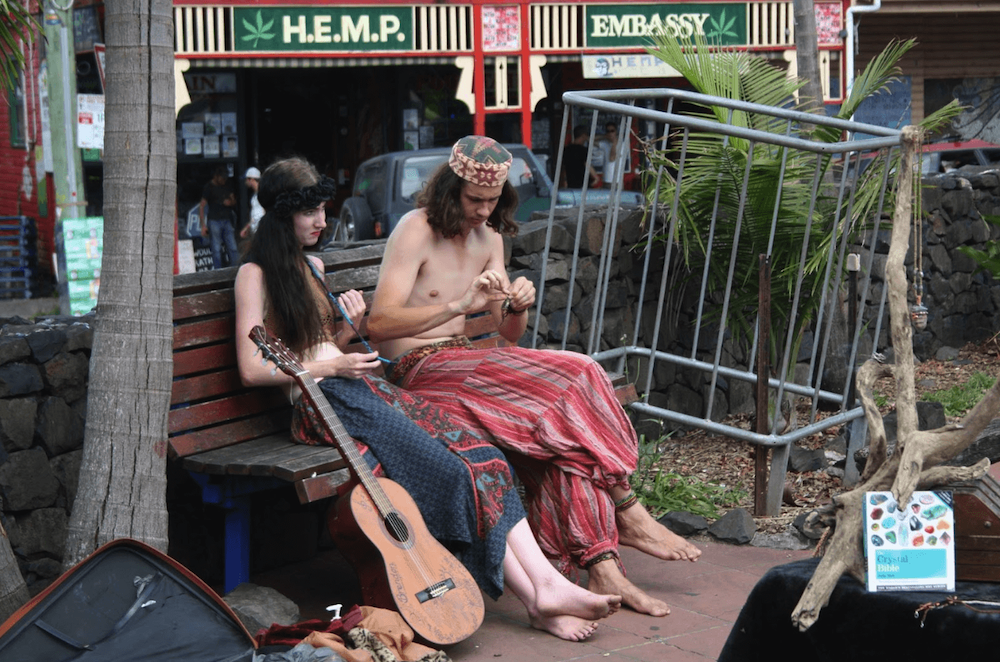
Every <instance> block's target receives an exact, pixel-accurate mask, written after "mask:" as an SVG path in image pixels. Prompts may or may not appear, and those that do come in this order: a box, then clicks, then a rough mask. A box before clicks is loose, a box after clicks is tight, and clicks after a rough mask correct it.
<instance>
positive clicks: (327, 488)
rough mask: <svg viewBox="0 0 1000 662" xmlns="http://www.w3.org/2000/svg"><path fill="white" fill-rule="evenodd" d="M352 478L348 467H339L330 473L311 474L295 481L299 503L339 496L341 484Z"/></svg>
mask: <svg viewBox="0 0 1000 662" xmlns="http://www.w3.org/2000/svg"><path fill="white" fill-rule="evenodd" d="M350 480H351V473H350V471H348V470H347V469H338V470H337V471H331V472H330V473H325V474H320V475H318V476H310V477H309V478H304V479H302V480H300V481H297V482H296V483H295V492H296V494H298V495H299V503H312V502H314V501H319V500H320V499H326V498H328V497H333V496H337V493H338V490H339V489H340V486H341V485H344V484H345V483H347V482H348V481H350Z"/></svg>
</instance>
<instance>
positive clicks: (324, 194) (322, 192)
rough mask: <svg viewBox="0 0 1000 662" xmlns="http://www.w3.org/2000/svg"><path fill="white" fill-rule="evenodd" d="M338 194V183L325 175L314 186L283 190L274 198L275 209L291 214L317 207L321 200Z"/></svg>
mask: <svg viewBox="0 0 1000 662" xmlns="http://www.w3.org/2000/svg"><path fill="white" fill-rule="evenodd" d="M336 194H337V183H336V182H335V181H333V180H332V179H330V178H329V177H323V178H322V179H320V180H319V181H318V182H316V183H315V184H313V185H312V186H306V187H305V188H300V189H296V190H291V191H283V192H281V193H279V194H278V197H277V198H275V200H274V211H275V212H277V213H278V214H280V215H282V216H291V215H292V214H294V213H295V212H297V211H302V210H303V209H315V208H316V207H319V204H320V203H321V202H326V201H327V200H331V199H333V197H334V196H335V195H336Z"/></svg>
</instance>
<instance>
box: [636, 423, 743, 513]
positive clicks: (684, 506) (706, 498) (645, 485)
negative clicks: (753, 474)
mask: <svg viewBox="0 0 1000 662" xmlns="http://www.w3.org/2000/svg"><path fill="white" fill-rule="evenodd" d="M664 439H666V437H660V438H659V439H657V440H655V441H647V440H646V439H645V437H643V436H640V437H639V463H638V469H637V470H636V472H635V473H634V474H632V476H631V477H630V479H629V480H630V483H631V485H632V489H633V490H635V493H636V495H638V497H639V502H640V503H642V504H643V505H644V506H645V507H646V509H647V510H648V511H649V512H650V514H651V515H652V516H653V517H660V516H662V515H663V514H664V513H669V512H672V511H684V512H689V513H693V514H695V515H701V516H702V517H705V518H708V519H717V518H718V517H720V516H721V513H720V512H719V508H728V507H732V506H734V505H736V504H738V503H739V502H740V501H741V500H742V499H745V498H746V497H747V494H748V493H747V491H746V490H741V489H737V488H731V487H727V486H725V485H715V484H712V483H705V482H702V481H701V480H699V479H698V478H697V477H696V476H682V475H680V474H677V473H673V472H668V471H664V470H662V469H660V468H659V467H658V466H657V465H658V464H659V460H660V458H661V457H662V455H663V453H662V451H661V450H660V445H661V444H662V442H663V440H664Z"/></svg>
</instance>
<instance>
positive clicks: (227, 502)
mask: <svg viewBox="0 0 1000 662" xmlns="http://www.w3.org/2000/svg"><path fill="white" fill-rule="evenodd" d="M383 249H384V244H378V245H372V246H364V247H360V248H351V249H346V250H340V251H335V252H329V253H323V254H322V255H321V257H322V258H323V262H324V264H325V265H326V280H327V284H328V286H329V287H330V289H331V290H332V291H333V292H335V293H340V292H344V291H346V290H349V289H357V290H361V291H363V292H365V294H366V297H365V298H366V300H368V302H369V303H370V300H371V293H372V292H373V291H374V289H375V284H376V282H377V280H378V266H379V263H380V262H381V260H382V252H383ZM235 276H236V269H235V268H228V269H221V270H217V271H207V272H199V273H194V274H181V275H178V276H175V277H174V291H173V316H174V343H173V359H174V381H173V385H172V389H171V397H170V405H171V409H170V415H169V423H168V453H169V457H170V458H171V460H173V461H177V462H180V464H181V467H182V468H183V469H185V470H186V471H187V472H188V473H189V474H190V475H191V476H192V478H193V479H194V480H195V481H196V482H197V483H198V485H199V486H200V488H201V498H202V501H203V502H204V503H209V504H215V505H218V506H220V507H222V508H223V509H225V532H224V535H225V539H224V565H225V570H224V587H225V592H229V591H230V590H232V589H233V588H235V587H236V586H237V585H238V584H240V583H243V582H246V581H248V580H249V574H250V499H251V495H252V494H254V493H255V492H259V491H261V490H266V489H272V488H275V487H280V486H287V485H289V484H291V485H293V486H294V488H295V491H296V493H297V495H298V498H299V501H300V502H301V503H303V504H305V503H312V502H315V501H318V500H321V499H326V498H328V497H332V496H335V495H336V494H337V491H338V488H340V487H341V486H342V485H344V484H345V483H346V482H347V481H348V480H349V479H350V475H349V472H348V470H347V468H346V465H345V463H344V461H343V459H342V458H341V456H340V453H339V452H338V451H337V450H335V449H333V448H330V447H325V446H322V447H317V446H305V445H301V444H296V443H294V442H293V441H292V440H291V436H290V434H289V428H290V421H291V411H292V408H291V405H290V404H289V403H288V399H287V398H286V397H285V396H284V394H283V393H282V392H281V391H280V390H279V389H278V388H259V387H253V388H248V387H245V386H243V384H242V383H241V381H240V377H239V372H238V370H237V366H236V352H235V337H234V328H235V310H234V309H235V301H234V298H233V280H234V278H235ZM366 329H367V323H366V322H362V324H361V325H360V330H361V332H362V333H363V334H364V333H365V332H366ZM466 329H467V333H468V335H469V337H471V338H476V340H475V343H476V344H477V345H479V346H482V347H496V346H503V345H505V344H507V343H506V341H505V340H504V339H503V338H501V337H500V336H498V335H497V334H496V332H495V326H494V325H493V323H492V320H491V318H490V317H489V316H480V317H475V318H470V319H469V320H468V321H467V324H466ZM351 349H355V350H360V349H361V344H360V343H359V342H355V343H353V345H352V346H351V347H349V348H348V351H350V350H351ZM620 381H621V380H619V382H620ZM617 392H618V394H619V400H620V401H621V402H622V403H623V404H625V403H626V402H628V401H630V400H631V401H634V399H635V389H634V387H633V386H632V385H631V384H624V383H620V385H619V386H618V388H617Z"/></svg>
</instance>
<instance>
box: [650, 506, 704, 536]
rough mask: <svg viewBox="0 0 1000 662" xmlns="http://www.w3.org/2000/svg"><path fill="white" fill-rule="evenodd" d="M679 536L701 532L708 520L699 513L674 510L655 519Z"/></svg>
mask: <svg viewBox="0 0 1000 662" xmlns="http://www.w3.org/2000/svg"><path fill="white" fill-rule="evenodd" d="M656 521H657V522H659V523H660V524H662V525H663V526H665V527H667V528H668V529H670V530H671V531H673V532H674V533H676V534H677V535H679V536H690V535H693V534H696V533H701V532H702V531H704V530H705V529H707V528H708V520H706V519H705V518H704V517H702V516H701V515H695V514H694V513H689V512H685V511H683V510H674V511H671V512H669V513H667V514H666V515H663V516H662V517H660V519H658V520H656Z"/></svg>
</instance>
